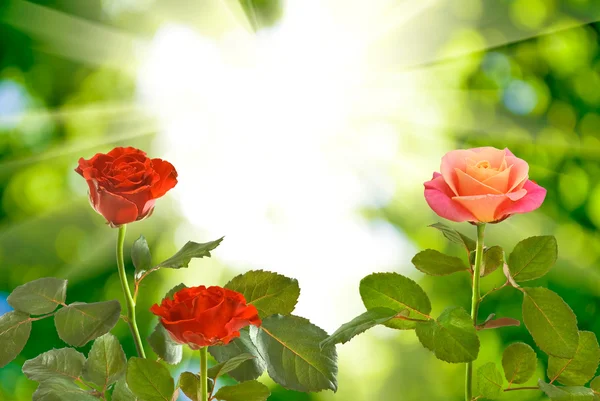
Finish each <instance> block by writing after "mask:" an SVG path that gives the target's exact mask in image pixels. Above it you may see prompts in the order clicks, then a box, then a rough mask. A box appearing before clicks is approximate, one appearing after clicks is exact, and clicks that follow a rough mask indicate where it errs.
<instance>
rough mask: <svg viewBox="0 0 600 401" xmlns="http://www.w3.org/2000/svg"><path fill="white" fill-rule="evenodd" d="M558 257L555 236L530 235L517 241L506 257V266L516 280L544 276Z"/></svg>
mask: <svg viewBox="0 0 600 401" xmlns="http://www.w3.org/2000/svg"><path fill="white" fill-rule="evenodd" d="M557 257H558V246H557V244H556V238H554V237H553V236H551V235H545V236H540V237H530V238H527V239H525V240H523V241H521V242H519V243H518V244H517V245H516V246H515V249H514V250H513V251H512V252H511V254H510V256H509V257H508V268H509V270H510V273H511V276H512V278H513V279H514V280H515V281H517V282H522V281H527V280H534V279H536V278H540V277H542V276H544V275H545V274H546V273H548V271H549V270H550V268H551V267H552V266H554V263H556V259H557Z"/></svg>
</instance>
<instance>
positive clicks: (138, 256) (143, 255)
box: [131, 235, 152, 280]
mask: <svg viewBox="0 0 600 401" xmlns="http://www.w3.org/2000/svg"><path fill="white" fill-rule="evenodd" d="M131 260H132V261H133V266H135V279H136V280H139V278H140V277H141V276H142V275H143V274H144V273H145V272H146V271H147V270H149V269H151V268H152V255H151V254H150V248H149V247H148V242H147V241H146V238H145V237H144V236H143V235H140V237H139V238H138V239H137V240H135V242H134V243H133V246H132V247H131Z"/></svg>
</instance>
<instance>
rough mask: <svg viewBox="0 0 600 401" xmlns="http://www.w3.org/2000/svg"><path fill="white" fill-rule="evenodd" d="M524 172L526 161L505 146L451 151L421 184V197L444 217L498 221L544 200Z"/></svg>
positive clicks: (535, 205) (540, 192)
mask: <svg viewBox="0 0 600 401" xmlns="http://www.w3.org/2000/svg"><path fill="white" fill-rule="evenodd" d="M528 174H529V165H528V164H527V162H525V161H524V160H522V159H519V158H518V157H516V156H515V155H513V154H512V153H511V151H510V150H508V149H503V150H500V149H496V148H492V147H483V148H474V149H467V150H454V151H451V152H448V153H447V154H446V155H445V156H444V157H443V158H442V166H441V174H440V173H434V174H433V179H432V180H431V181H428V182H426V183H425V199H426V200H427V203H428V204H429V206H430V207H431V208H432V209H433V211H434V212H436V213H437V214H438V215H439V216H441V217H444V218H446V219H448V220H452V221H457V222H460V221H470V222H474V223H489V222H499V221H501V220H504V219H506V218H507V217H509V216H511V215H513V214H515V213H527V212H531V211H532V210H535V209H537V208H538V207H540V206H541V204H542V202H544V198H545V197H546V190H545V189H544V188H542V187H540V186H539V185H537V184H536V183H534V182H533V181H531V180H529V175H528Z"/></svg>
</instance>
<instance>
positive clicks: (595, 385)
mask: <svg viewBox="0 0 600 401" xmlns="http://www.w3.org/2000/svg"><path fill="white" fill-rule="evenodd" d="M590 388H591V389H592V390H594V393H599V394H600V376H596V377H594V380H592V382H591V383H590Z"/></svg>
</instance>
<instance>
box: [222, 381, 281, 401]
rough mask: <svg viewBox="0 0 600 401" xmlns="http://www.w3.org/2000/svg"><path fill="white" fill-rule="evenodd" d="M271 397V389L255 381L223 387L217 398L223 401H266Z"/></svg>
mask: <svg viewBox="0 0 600 401" xmlns="http://www.w3.org/2000/svg"><path fill="white" fill-rule="evenodd" d="M270 395H271V392H270V391H269V388H268V387H267V386H265V385H264V384H262V383H259V382H257V381H255V380H252V381H248V382H245V383H240V384H236V385H235V386H225V387H221V388H220V389H219V391H217V393H216V394H215V398H216V399H217V400H221V401H266V399H267V398H269V396H270Z"/></svg>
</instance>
